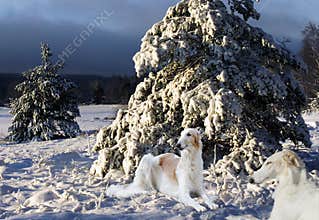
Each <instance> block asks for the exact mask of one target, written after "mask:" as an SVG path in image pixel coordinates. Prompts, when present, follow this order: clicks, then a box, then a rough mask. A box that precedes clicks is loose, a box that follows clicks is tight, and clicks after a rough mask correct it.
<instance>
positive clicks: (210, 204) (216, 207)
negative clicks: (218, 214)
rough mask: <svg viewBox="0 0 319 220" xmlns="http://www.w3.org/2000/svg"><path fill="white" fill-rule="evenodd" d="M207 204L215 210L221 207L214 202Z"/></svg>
mask: <svg viewBox="0 0 319 220" xmlns="http://www.w3.org/2000/svg"><path fill="white" fill-rule="evenodd" d="M207 205H208V207H209V208H210V209H213V210H215V209H218V207H219V206H218V205H217V204H216V203H214V202H210V203H207Z"/></svg>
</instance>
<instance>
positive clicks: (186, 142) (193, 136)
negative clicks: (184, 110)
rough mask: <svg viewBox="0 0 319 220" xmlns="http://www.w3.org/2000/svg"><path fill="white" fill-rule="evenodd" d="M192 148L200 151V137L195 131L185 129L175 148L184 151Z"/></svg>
mask: <svg viewBox="0 0 319 220" xmlns="http://www.w3.org/2000/svg"><path fill="white" fill-rule="evenodd" d="M189 146H193V147H194V148H195V149H198V150H201V149H202V141H201V135H200V133H199V131H198V130H197V129H194V128H186V129H185V130H183V131H182V133H181V137H180V138H179V140H178V142H177V147H178V148H180V149H184V148H186V147H189Z"/></svg>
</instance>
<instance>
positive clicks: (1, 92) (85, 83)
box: [0, 73, 137, 106]
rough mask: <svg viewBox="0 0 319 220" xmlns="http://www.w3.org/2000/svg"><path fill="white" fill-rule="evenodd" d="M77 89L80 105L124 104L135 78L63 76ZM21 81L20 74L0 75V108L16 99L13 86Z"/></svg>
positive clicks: (135, 81)
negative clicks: (11, 99)
mask: <svg viewBox="0 0 319 220" xmlns="http://www.w3.org/2000/svg"><path fill="white" fill-rule="evenodd" d="M64 76H65V78H66V79H68V80H71V81H72V82H74V83H75V84H76V85H77V86H78V88H77V89H76V94H77V95H78V99H79V102H80V103H81V104H126V103H127V102H128V99H129V97H130V96H131V94H133V92H134V90H135V87H136V84H137V79H136V77H135V76H108V77H104V76H95V75H64ZM22 81H23V77H22V74H13V73H0V106H7V105H8V103H9V100H10V98H15V97H17V95H18V94H17V92H16V91H15V89H14V88H15V86H16V85H17V84H18V83H20V82H22Z"/></svg>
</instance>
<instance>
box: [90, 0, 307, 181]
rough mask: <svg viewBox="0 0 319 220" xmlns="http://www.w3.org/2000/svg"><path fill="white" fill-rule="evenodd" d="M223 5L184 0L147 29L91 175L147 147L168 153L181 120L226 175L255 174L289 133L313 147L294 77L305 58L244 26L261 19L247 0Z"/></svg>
mask: <svg viewBox="0 0 319 220" xmlns="http://www.w3.org/2000/svg"><path fill="white" fill-rule="evenodd" d="M228 4H230V7H226V5H225V4H224V3H223V1H221V0H182V1H181V2H180V3H178V4H177V5H176V6H173V7H171V8H169V10H168V12H167V14H166V16H165V17H164V18H163V20H162V21H160V22H158V23H157V24H155V25H154V26H153V27H152V28H151V29H150V30H149V31H148V32H147V33H146V35H145V37H144V38H143V40H142V45H141V50H140V51H139V52H138V53H137V54H136V55H135V57H134V61H135V68H136V71H137V75H138V76H139V77H144V81H143V82H141V83H140V84H139V85H138V86H137V88H136V91H135V93H134V95H132V97H131V98H130V101H129V103H128V109H127V110H120V111H119V112H118V114H117V118H116V120H115V121H114V122H113V123H112V125H111V126H109V127H107V128H104V129H103V130H101V131H100V133H99V138H98V141H97V143H96V145H95V146H94V150H96V151H100V154H99V158H98V160H97V161H95V162H94V164H93V166H92V169H91V172H92V173H94V172H96V173H99V174H101V171H103V172H104V173H106V172H107V171H108V170H109V169H111V168H122V169H123V170H124V172H125V173H126V174H127V175H131V174H133V172H134V170H135V169H136V167H137V165H138V163H139V161H140V159H141V157H142V155H143V154H146V153H153V154H155V155H157V154H160V153H164V152H168V151H174V146H175V144H176V141H177V138H178V137H179V135H180V132H181V130H182V129H183V128H186V127H198V128H200V129H201V130H202V131H203V144H204V148H203V151H204V153H203V157H204V162H205V165H206V167H208V166H209V165H210V164H213V165H214V166H212V167H213V168H212V169H211V171H214V173H217V174H223V175H222V176H225V174H227V175H232V176H236V175H237V174H238V173H246V174H247V173H250V172H252V171H253V170H254V169H256V168H257V167H259V166H260V165H261V163H262V161H263V160H264V158H265V157H267V156H268V155H269V154H271V153H272V152H274V151H275V150H276V149H280V148H281V143H282V142H284V141H285V140H291V141H292V142H294V143H295V144H296V145H297V144H298V145H299V144H303V145H305V146H309V145H310V140H309V134H308V131H307V127H306V125H305V123H304V120H303V118H302V117H301V113H300V112H301V109H302V107H303V106H304V105H305V96H304V93H303V91H302V89H301V87H300V86H299V84H298V83H297V81H296V80H295V79H294V77H293V74H292V73H293V72H294V71H304V69H303V68H302V65H300V64H299V63H298V62H297V61H296V60H295V59H294V57H293V56H291V55H290V54H289V52H288V51H286V50H285V49H284V48H282V47H281V46H280V45H278V44H276V43H275V42H274V40H273V38H272V37H271V36H270V35H268V34H266V33H264V32H263V31H262V30H261V29H259V28H255V27H252V26H250V25H249V24H247V23H246V20H247V19H248V18H250V17H252V18H255V19H257V18H258V17H259V14H258V13H257V12H256V11H255V9H254V4H253V1H252V0H246V1H245V0H229V1H228ZM236 12H237V13H236ZM240 14H241V15H242V16H243V18H241V15H240ZM215 160H216V161H217V162H216V163H214V161H215ZM103 172H102V173H103Z"/></svg>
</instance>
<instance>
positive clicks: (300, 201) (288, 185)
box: [250, 150, 319, 220]
mask: <svg viewBox="0 0 319 220" xmlns="http://www.w3.org/2000/svg"><path fill="white" fill-rule="evenodd" d="M271 179H276V180H277V181H279V183H278V185H277V187H276V189H275V192H274V195H273V198H274V200H275V202H274V207H273V209H272V212H271V216H270V219H271V220H276V219H278V220H284V219H287V220H314V219H319V189H318V188H316V186H315V185H314V184H313V183H311V182H310V181H309V180H308V179H307V172H306V169H305V165H304V163H303V162H302V161H301V160H300V158H299V157H298V156H297V155H296V154H295V153H294V152H292V151H290V150H283V151H281V152H278V153H275V154H273V155H272V156H271V157H269V158H268V159H267V160H266V161H265V163H264V164H263V166H262V167H261V168H260V169H259V170H258V171H256V172H255V173H254V174H253V175H252V178H251V179H250V182H251V183H262V182H264V181H267V180H271Z"/></svg>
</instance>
